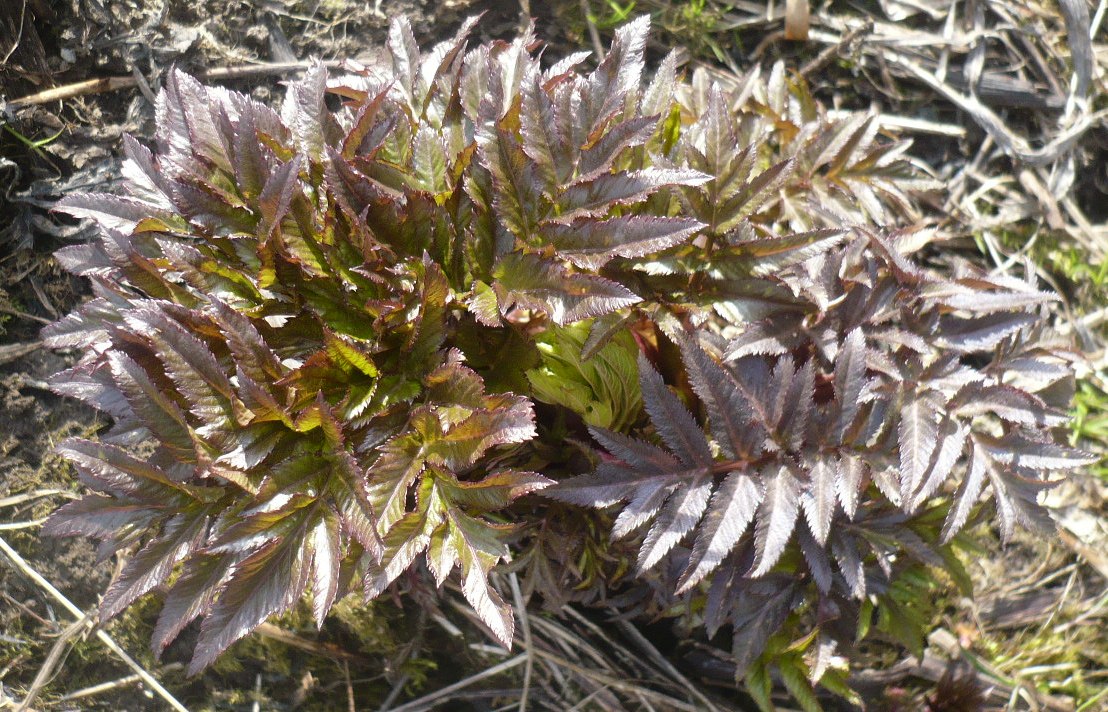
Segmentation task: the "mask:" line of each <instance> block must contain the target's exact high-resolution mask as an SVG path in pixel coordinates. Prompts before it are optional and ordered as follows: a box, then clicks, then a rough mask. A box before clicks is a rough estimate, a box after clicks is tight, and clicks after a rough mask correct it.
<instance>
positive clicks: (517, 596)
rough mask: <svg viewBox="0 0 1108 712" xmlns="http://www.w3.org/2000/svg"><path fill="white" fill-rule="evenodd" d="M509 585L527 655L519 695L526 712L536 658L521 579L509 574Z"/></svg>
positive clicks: (520, 707)
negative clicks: (521, 589) (520, 583)
mask: <svg viewBox="0 0 1108 712" xmlns="http://www.w3.org/2000/svg"><path fill="white" fill-rule="evenodd" d="M508 584H509V585H510V586H511V588H512V603H514V604H515V607H516V615H518V616H519V625H520V628H521V630H522V631H523V650H524V653H525V654H526V655H527V665H526V666H525V667H524V668H523V688H522V690H521V691H520V695H519V712H526V711H527V698H528V696H529V695H530V693H531V675H532V674H533V672H534V668H535V658H534V655H533V654H532V649H533V643H532V641H531V619H530V617H529V616H528V615H527V606H526V605H525V604H524V602H523V593H522V592H521V591H520V589H519V579H518V578H517V577H516V575H515V574H514V573H512V574H509V576H508Z"/></svg>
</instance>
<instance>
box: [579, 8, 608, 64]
mask: <svg viewBox="0 0 1108 712" xmlns="http://www.w3.org/2000/svg"><path fill="white" fill-rule="evenodd" d="M581 12H582V13H583V14H584V15H585V24H586V25H588V27H589V39H590V40H591V41H592V48H593V51H594V52H596V56H597V58H598V59H604V45H603V44H601V42H600V33H599V32H597V30H596V24H595V23H594V22H593V21H592V8H590V7H589V0H581Z"/></svg>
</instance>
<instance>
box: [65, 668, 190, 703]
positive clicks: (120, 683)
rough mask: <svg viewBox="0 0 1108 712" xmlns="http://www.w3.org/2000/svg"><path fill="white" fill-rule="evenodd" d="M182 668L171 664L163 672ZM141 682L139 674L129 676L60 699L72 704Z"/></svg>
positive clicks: (86, 688)
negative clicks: (74, 701)
mask: <svg viewBox="0 0 1108 712" xmlns="http://www.w3.org/2000/svg"><path fill="white" fill-rule="evenodd" d="M182 667H184V665H182V664H181V663H170V664H168V665H166V666H165V667H164V668H163V670H175V669H178V668H182ZM140 680H142V678H141V677H140V676H139V675H138V674H134V675H127V676H126V677H121V678H119V679H118V680H111V681H109V682H101V683H100V684H98V685H90V686H89V687H84V688H81V689H80V690H75V691H73V692H70V693H68V694H65V695H63V696H62V697H61V698H59V701H60V702H71V701H73V700H80V699H84V698H86V697H94V696H96V695H102V694H104V693H105V692H111V691H112V690H118V689H119V688H121V687H127V686H128V685H133V684H135V683H136V682H139V681H140Z"/></svg>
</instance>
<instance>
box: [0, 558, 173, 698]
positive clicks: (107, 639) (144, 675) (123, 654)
mask: <svg viewBox="0 0 1108 712" xmlns="http://www.w3.org/2000/svg"><path fill="white" fill-rule="evenodd" d="M0 552H3V553H4V555H6V556H7V557H8V559H9V560H10V561H11V562H12V564H13V565H14V566H15V568H16V569H17V570H18V571H20V572H21V573H23V574H24V575H25V576H27V578H29V579H31V580H32V581H34V582H35V583H36V584H38V586H39V587H40V588H41V589H42V590H44V591H46V592H47V593H49V594H50V596H51V597H52V598H53V599H54V600H55V601H57V602H58V603H60V604H62V605H63V606H64V607H65V609H66V610H68V611H69V612H70V613H71V614H73V616H74V617H75V618H78V619H83V618H84V617H85V615H86V614H85V612H84V611H82V610H81V609H80V608H78V607H77V606H76V605H74V604H73V602H72V601H70V600H69V599H68V598H66V597H65V594H63V593H62V592H61V591H59V590H58V589H57V588H55V587H54V584H52V583H50V582H49V581H47V580H46V579H45V578H44V577H43V576H42V574H40V573H39V572H38V571H35V570H34V569H33V568H31V565H30V564H28V563H27V561H26V560H25V559H24V558H23V557H22V556H20V555H19V552H18V551H16V550H15V549H13V548H12V547H11V546H10V545H9V544H8V542H6V541H5V540H4V539H3V538H0ZM96 637H97V638H99V639H100V641H101V642H102V643H104V645H106V646H107V647H108V649H109V650H111V651H112V652H113V653H115V654H116V655H118V656H119V658H120V660H122V661H123V662H124V663H125V664H126V665H127V667H129V668H131V669H132V670H134V671H135V673H136V674H137V675H138V676H139V677H140V678H141V679H142V681H143V682H144V683H146V684H147V685H149V686H150V689H151V690H153V691H154V692H155V693H157V694H158V695H159V696H160V697H161V698H162V699H163V700H165V701H166V703H167V704H168V705H169V706H170V707H171V708H173V709H174V710H177V712H188V708H187V707H185V706H184V705H183V704H181V703H180V702H179V701H178V700H177V698H176V697H174V696H173V693H171V692H170V691H169V690H167V689H165V687H163V686H162V684H161V683H160V682H158V681H157V680H156V679H155V678H154V676H153V675H151V674H150V673H149V672H147V671H146V670H145V669H144V668H143V667H142V666H141V665H139V664H138V663H137V662H135V660H134V658H132V657H131V656H130V655H128V654H127V651H126V650H124V649H123V648H121V647H119V644H118V643H116V642H115V640H114V639H113V638H112V637H111V636H110V635H108V634H107V633H106V632H105V631H103V630H99V629H98V630H97V631H96Z"/></svg>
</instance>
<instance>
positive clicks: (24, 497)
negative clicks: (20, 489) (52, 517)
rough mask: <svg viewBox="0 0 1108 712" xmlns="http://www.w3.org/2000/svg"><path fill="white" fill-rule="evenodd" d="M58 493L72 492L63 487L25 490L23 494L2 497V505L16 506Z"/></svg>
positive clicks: (0, 504)
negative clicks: (62, 488)
mask: <svg viewBox="0 0 1108 712" xmlns="http://www.w3.org/2000/svg"><path fill="white" fill-rule="evenodd" d="M56 494H70V492H69V490H61V489H42V490H35V491H33V492H24V493H22V494H13V495H12V496H10V497H4V498H2V499H0V507H14V506H15V505H17V504H23V503H24V502H30V501H31V500H33V499H41V498H42V497H52V496H54V495H56Z"/></svg>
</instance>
